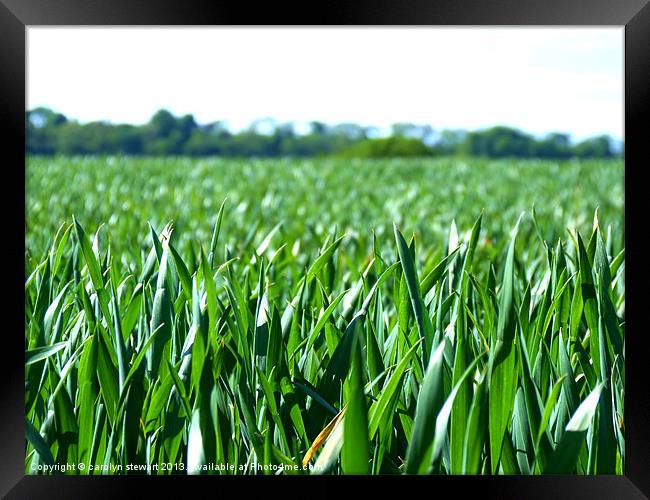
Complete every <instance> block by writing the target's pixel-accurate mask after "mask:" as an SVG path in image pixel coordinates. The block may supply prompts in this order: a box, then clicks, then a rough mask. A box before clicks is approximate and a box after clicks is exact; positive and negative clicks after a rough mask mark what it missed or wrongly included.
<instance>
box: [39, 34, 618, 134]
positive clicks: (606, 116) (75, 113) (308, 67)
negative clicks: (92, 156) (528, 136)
mask: <svg viewBox="0 0 650 500" xmlns="http://www.w3.org/2000/svg"><path fill="white" fill-rule="evenodd" d="M623 33H624V32H623V27H608V28H602V27H598V28H586V27H576V28H555V27H553V28H512V27H507V28H479V27H466V28H462V27H458V28H449V27H437V28H435V27H418V28H367V27H364V28H359V27H357V28H322V27H321V28H272V27H269V28H240V27H194V28H189V27H188V28H160V27H148V28H125V27H116V28H108V27H92V28H87V27H76V28H74V27H73V28H68V27H66V28H62V27H28V30H27V50H28V52H27V54H28V58H27V59H28V60H27V103H26V106H27V109H33V108H34V107H37V106H47V107H49V108H52V109H54V110H56V111H58V112H61V113H63V114H65V115H66V116H68V117H69V118H72V119H77V120H79V121H81V122H88V121H95V120H105V121H109V122H113V123H132V124H142V123H145V122H147V121H149V119H150V118H151V116H152V115H153V114H154V113H155V112H156V111H157V110H158V109H161V108H165V109H168V110H169V111H171V112H172V113H174V114H175V115H184V114H188V113H189V114H193V115H194V117H195V119H196V121H197V122H198V123H208V122H213V121H216V120H224V121H226V122H227V124H228V125H229V126H230V128H231V129H233V130H240V129H242V128H244V127H247V126H248V125H249V124H250V123H251V122H252V121H253V120H256V119H261V118H273V119H275V120H277V121H279V122H287V121H294V122H298V123H307V122H309V121H312V120H318V121H321V122H325V123H329V124H335V123H342V122H354V123H359V124H361V125H366V126H371V125H372V126H377V127H379V128H380V129H381V130H387V129H388V127H389V126H390V124H392V123H397V122H409V123H416V124H422V125H424V124H428V125H431V126H432V127H433V128H434V129H436V130H441V129H467V130H474V129H479V128H484V127H488V126H492V125H507V126H513V127H517V128H520V129H522V130H525V131H526V132H529V133H533V134H535V135H539V136H541V135H544V134H546V133H548V132H552V131H559V132H564V133H569V134H570V135H571V136H572V138H574V139H576V140H580V139H583V138H586V137H591V136H594V135H598V134H609V135H611V136H612V137H614V138H616V139H622V138H623V106H624V98H623V82H624V80H623V77H624V69H623V68H624V58H623V55H624V52H623Z"/></svg>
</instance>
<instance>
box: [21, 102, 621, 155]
mask: <svg viewBox="0 0 650 500" xmlns="http://www.w3.org/2000/svg"><path fill="white" fill-rule="evenodd" d="M26 127H27V153H28V154H34V155H118V154H124V155H133V156H139V155H152V156H163V155H165V156H167V155H188V156H214V155H218V156H225V157H251V156H253V157H279V156H292V157H312V156H343V157H362V158H385V157H404V156H410V157H415V156H473V157H487V158H547V159H567V158H612V157H616V156H620V155H621V154H622V153H623V151H622V147H620V148H617V147H616V144H615V143H614V141H613V140H612V139H611V138H610V137H609V136H607V135H601V136H597V137H592V138H589V139H587V140H584V141H580V142H576V143H574V142H572V141H571V139H570V137H569V135H568V134H563V133H551V134H548V135H547V136H545V137H542V138H537V137H535V136H533V135H531V134H527V133H525V132H523V131H521V130H518V129H515V128H512V127H504V126H496V127H491V128H487V129H482V130H475V131H464V130H442V131H436V130H434V129H433V128H432V127H431V126H429V125H416V124H410V123H398V124H394V125H393V126H392V127H391V133H390V135H389V136H387V137H382V136H381V134H380V133H379V130H378V129H377V128H376V127H364V126H361V125H358V124H355V123H341V124H337V125H328V124H325V123H321V122H317V121H314V122H311V123H309V124H308V127H307V128H306V130H299V129H298V126H296V125H295V124H293V123H276V122H275V121H273V120H271V119H262V120H257V121H255V122H253V123H252V124H251V125H250V127H248V128H247V129H245V130H242V131H239V132H232V131H231V130H229V129H228V127H227V126H226V124H225V123H224V122H222V121H216V122H212V123H208V124H198V123H197V122H196V121H195V119H194V117H193V116H192V115H185V116H180V117H176V116H174V115H173V114H172V113H170V112H169V111H167V110H164V109H163V110H160V111H158V112H156V113H155V114H154V115H153V117H152V118H151V120H150V121H149V122H148V123H146V124H144V125H127V124H112V123H109V122H102V121H98V122H90V123H79V122H78V121H76V120H70V119H68V118H67V117H66V116H65V115H63V114H61V113H58V112H56V111H53V110H51V109H47V108H42V107H40V108H35V109H32V110H30V111H27V113H26Z"/></svg>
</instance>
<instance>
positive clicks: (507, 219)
mask: <svg viewBox="0 0 650 500" xmlns="http://www.w3.org/2000/svg"><path fill="white" fill-rule="evenodd" d="M26 184H27V192H26V207H25V208H26V219H27V227H26V235H25V237H26V255H25V259H26V260H25V267H26V269H25V273H26V274H25V277H26V285H25V349H26V381H25V387H26V426H27V441H26V461H25V471H26V473H29V474H34V473H52V472H53V471H54V472H56V471H59V470H61V467H62V465H63V464H74V467H70V468H68V470H67V471H66V473H71V474H88V473H90V474H93V473H109V474H123V473H130V472H132V471H135V472H137V473H150V474H169V473H183V474H184V473H187V472H190V471H191V472H197V473H210V474H213V473H214V474H218V473H247V474H251V473H254V474H275V473H277V472H278V470H281V471H282V472H283V473H295V474H304V473H310V472H311V473H315V472H327V473H374V474H378V473H382V474H394V473H452V474H459V473H467V474H513V473H514V474H519V473H522V474H538V473H569V474H572V473H578V474H592V473H619V474H620V473H622V472H623V470H624V460H625V440H624V429H625V428H624V408H623V399H624V390H623V380H624V377H625V362H624V341H625V328H624V327H625V280H624V270H625V256H624V226H623V222H624V221H623V207H624V187H623V164H622V162H620V161H582V162H561V163H557V162H540V161H517V160H509V161H500V162H498V161H487V160H477V159H467V160H460V159H439V160H432V159H423V160H398V159H395V160H377V161H373V160H333V159H313V160H223V159H222V160H217V159H215V160H212V159H210V160H206V159H202V160H197V159H189V158H169V159H156V158H149V159H135V158H133V159H129V158H126V159H123V158H103V159H102V158H96V159H87V158H28V164H27V173H26ZM224 200H225V202H224ZM222 203H224V205H223V210H222V211H220V207H221V206H222ZM533 207H534V208H533ZM596 209H597V211H596ZM73 216H74V218H75V219H74V221H73ZM518 221H519V222H518ZM168 223H172V224H170V225H168ZM79 464H83V465H82V467H83V470H80V467H79ZM303 464H308V467H306V468H305V467H303ZM91 466H96V467H91Z"/></svg>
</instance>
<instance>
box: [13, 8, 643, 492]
mask: <svg viewBox="0 0 650 500" xmlns="http://www.w3.org/2000/svg"><path fill="white" fill-rule="evenodd" d="M37 25H168V26H171V25H185V26H188V25H285V26H286V25H303V26H304V25H310V26H316V25H484V26H485V25H492V26H496V25H519V26H554V25H616V26H625V142H626V144H625V226H626V231H625V233H626V234H625V236H626V261H627V264H626V266H629V268H630V269H632V273H626V286H627V289H628V291H630V290H631V293H628V297H627V304H626V311H627V313H626V315H627V318H628V319H626V322H627V323H629V325H626V330H627V331H628V332H629V333H628V335H627V338H628V339H629V341H630V345H629V346H627V352H626V364H627V370H626V371H627V376H626V380H625V389H626V393H627V394H626V400H625V404H626V420H627V421H626V423H625V426H626V447H627V450H626V451H627V453H626V467H625V469H626V470H625V475H624V476H587V477H584V476H582V477H580V476H539V477H523V476H501V477H475V476H455V477H454V476H452V477H412V476H411V477H405V478H390V480H391V483H392V484H393V485H396V486H397V487H398V488H400V489H403V488H405V487H407V484H406V482H407V481H408V483H409V485H410V483H411V482H416V483H420V484H418V486H419V487H422V488H424V489H425V490H428V491H431V492H432V493H433V492H438V491H440V489H439V488H440V487H444V488H446V489H449V490H450V491H452V492H453V494H454V495H461V497H462V496H464V495H465V494H471V493H472V492H473V491H476V492H477V493H479V494H481V495H486V494H487V495H488V496H496V497H498V498H574V499H575V498H590V499H596V498H644V497H645V496H646V495H650V446H648V445H650V439H649V437H650V425H649V424H650V390H649V389H648V382H647V381H648V377H647V375H645V376H644V375H643V374H644V373H646V374H647V371H646V370H647V362H646V363H644V361H646V359H647V354H646V353H647V352H648V349H647V347H648V341H647V336H648V334H647V332H646V331H644V330H643V329H642V328H643V325H642V324H641V322H640V321H639V312H638V310H639V308H641V307H643V306H642V303H643V300H644V297H643V293H644V289H645V288H646V287H644V285H643V283H644V278H643V274H642V273H641V272H640V271H641V270H642V269H643V265H644V264H643V261H642V255H643V246H642V245H643V243H642V242H641V240H642V234H643V230H644V224H643V222H642V221H643V218H644V217H645V213H644V211H642V210H641V205H640V203H639V201H640V198H641V196H640V195H639V193H637V191H636V190H637V189H639V190H641V189H643V183H642V177H641V176H642V175H643V174H642V169H643V168H644V167H645V168H648V165H649V164H650V163H649V162H648V158H649V155H648V149H647V145H646V144H645V143H644V137H643V132H642V130H643V128H644V127H643V125H644V124H647V123H648V122H649V121H650V116H649V108H650V5H648V2H647V0H616V1H613V0H428V1H427V0H408V1H406V0H404V1H400V2H395V1H393V2H390V0H365V1H357V2H354V3H353V2H351V1H348V2H345V1H344V0H337V1H324V2H319V3H310V4H308V3H302V4H298V3H293V2H283V3H278V2H274V3H256V4H253V3H250V4H249V3H248V2H238V3H235V2H223V1H213V2H208V1H201V0H194V1H188V0H185V1H180V0H179V1H172V0H139V1H136V0H132V1H130V2H129V1H127V0H0V130H1V134H0V137H2V138H3V139H5V147H4V148H3V155H2V162H1V165H2V166H3V170H4V174H5V177H4V179H3V180H4V182H3V183H2V185H3V189H4V191H5V192H4V195H3V196H2V202H3V204H4V207H3V209H4V210H3V211H2V212H1V213H2V214H3V215H4V217H3V219H4V220H3V225H2V226H3V227H2V233H1V234H2V235H3V236H4V237H3V238H2V241H3V243H2V245H1V247H2V249H3V253H5V254H6V255H7V257H5V259H4V264H3V267H2V269H3V273H2V275H3V278H4V280H5V281H8V282H10V283H11V290H9V292H8V293H7V294H3V295H4V298H3V300H2V302H0V303H1V304H2V305H3V306H4V307H3V308H2V310H3V313H2V314H3V316H4V318H5V321H3V322H2V324H3V327H0V337H2V343H1V344H0V345H1V346H2V347H0V349H2V351H3V352H4V353H5V356H3V357H2V358H1V359H2V362H1V363H0V374H1V377H0V451H1V453H0V495H5V494H6V495H7V498H40V497H41V496H43V497H45V496H47V497H48V498H114V497H115V496H116V495H118V494H120V493H122V492H131V491H132V490H133V487H134V486H135V483H137V484H138V486H142V485H146V487H147V488H159V487H162V488H164V489H165V492H166V493H168V494H171V493H172V489H173V488H176V487H178V486H179V485H180V486H181V488H182V491H183V492H185V491H186V488H187V485H188V484H191V485H196V484H198V482H199V481H200V483H201V485H203V486H208V487H210V488H214V487H219V488H221V486H217V485H215V483H213V482H209V481H211V480H210V479H206V478H202V479H188V478H184V477H183V478H180V480H181V481H180V482H179V481H178V479H179V478H176V482H175V483H174V484H172V480H171V478H159V479H158V478H157V479H154V478H151V477H123V476H122V477H94V478H89V477H70V476H57V477H35V476H25V475H24V447H25V444H24V443H25V429H24V427H25V424H24V404H23V398H24V383H23V380H24V358H23V357H22V356H21V355H20V354H19V353H21V352H23V351H24V345H23V340H22V339H23V337H22V334H21V333H20V331H21V326H20V321H21V320H20V315H21V313H20V311H21V310H22V309H23V308H24V303H21V300H22V296H21V294H20V293H19V290H21V289H23V290H24V271H23V268H22V267H21V266H18V265H15V266H14V265H11V262H13V260H14V259H15V260H16V261H18V260H19V259H20V258H21V256H20V254H21V252H22V253H23V255H24V234H25V233H24V222H25V220H24V212H21V213H22V214H23V216H15V215H14V214H15V213H16V212H15V210H17V209H18V208H17V207H18V205H19V204H21V203H22V204H23V206H24V202H25V200H24V195H25V189H24V188H25V186H24V184H25V176H24V172H25V171H24V170H22V175H19V174H21V169H24V168H26V165H25V106H24V104H25V84H26V80H25V56H26V47H25V43H26V28H27V27H29V26H37ZM11 174H16V175H11ZM21 183H22V187H21ZM21 224H22V225H23V226H22V228H21ZM7 268H8V269H7ZM14 288H15V289H14ZM6 318H11V320H12V321H11V322H6ZM8 353H9V354H8ZM7 358H8V359H7ZM244 479H245V478H232V479H229V480H228V481H230V484H231V485H233V486H236V487H244V486H247V485H249V484H251V483H255V484H256V485H257V486H261V487H263V488H265V489H266V488H269V487H273V485H271V481H273V482H274V483H275V482H278V481H279V482H280V483H281V485H278V487H280V488H286V487H287V482H286V481H287V479H281V478H275V477H271V478H269V477H262V478H254V480H253V481H250V479H247V480H246V481H245V480H244ZM388 479H389V478H386V477H379V478H361V479H359V478H356V479H354V481H359V480H361V481H362V483H361V484H360V486H362V487H366V486H369V485H371V486H379V487H381V488H383V487H384V485H385V483H386V482H387V480H388ZM220 480H224V479H220ZM298 480H299V481H300V482H301V484H299V485H297V486H298V487H297V488H296V489H295V490H292V492H293V493H295V494H299V495H301V496H302V495H310V496H311V495H312V494H313V484H312V483H311V482H310V481H313V480H315V479H313V478H304V477H302V478H298ZM328 480H330V481H334V482H335V483H336V482H339V483H340V484H339V485H335V486H334V488H332V489H331V490H329V491H331V494H333V495H338V494H340V493H339V488H340V487H341V486H345V487H346V488H347V487H349V486H350V485H351V479H350V478H329V479H328ZM228 481H227V482H228ZM181 483H182V484H181ZM344 483H345V485H344ZM218 484H219V485H220V484H221V483H218ZM213 491H215V492H216V490H213ZM148 494H150V495H154V493H153V492H150V491H149V492H148Z"/></svg>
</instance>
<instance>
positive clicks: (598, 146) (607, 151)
mask: <svg viewBox="0 0 650 500" xmlns="http://www.w3.org/2000/svg"><path fill="white" fill-rule="evenodd" d="M574 150H575V154H576V156H578V157H579V158H611V157H612V156H614V153H613V151H612V147H611V143H610V139H609V137H608V136H606V135H601V136H598V137H593V138H591V139H587V140H585V141H582V142H580V143H578V144H576V146H575V148H574Z"/></svg>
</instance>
